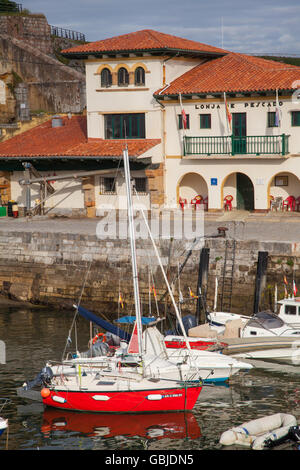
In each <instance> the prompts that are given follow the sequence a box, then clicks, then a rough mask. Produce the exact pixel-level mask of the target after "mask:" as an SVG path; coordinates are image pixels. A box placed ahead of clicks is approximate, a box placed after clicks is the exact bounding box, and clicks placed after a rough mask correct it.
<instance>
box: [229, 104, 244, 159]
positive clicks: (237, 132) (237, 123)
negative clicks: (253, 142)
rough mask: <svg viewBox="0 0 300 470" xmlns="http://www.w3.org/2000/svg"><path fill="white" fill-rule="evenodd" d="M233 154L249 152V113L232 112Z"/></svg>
mask: <svg viewBox="0 0 300 470" xmlns="http://www.w3.org/2000/svg"><path fill="white" fill-rule="evenodd" d="M232 137H233V139H232V154H233V155H234V154H245V153H247V114H246V113H233V114H232Z"/></svg>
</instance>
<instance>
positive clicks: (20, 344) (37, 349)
mask: <svg viewBox="0 0 300 470" xmlns="http://www.w3.org/2000/svg"><path fill="white" fill-rule="evenodd" d="M73 317H74V312H58V311H55V310H51V309H50V308H43V309H39V308H34V309H28V308H23V307H9V308H8V307H1V308H0V340H2V341H5V343H6V364H5V365H2V364H0V398H9V399H10V400H11V401H10V403H9V404H8V405H6V406H5V407H4V408H3V410H2V411H1V412H0V415H1V416H2V417H5V418H8V421H9V429H8V433H6V432H5V433H4V434H3V435H2V436H0V450H3V449H6V448H8V449H9V450H38V449H39V450H51V449H52V450H80V449H82V450H93V449H96V450H118V451H120V450H144V449H148V450H166V449H170V450H172V449H176V450H199V449H206V450H220V449H224V450H227V449H243V448H240V447H235V448H234V447H230V448H223V447H222V446H220V444H219V439H220V436H221V434H222V433H223V432H224V431H226V430H227V429H229V428H231V427H232V426H237V425H240V424H242V423H243V422H246V421H250V420H251V419H256V418H259V417H262V416H266V415H271V414H274V413H278V412H281V413H291V414H293V415H294V416H295V417H296V418H297V421H298V423H300V366H297V367H296V366H283V365H280V366H279V365H275V364H273V365H272V364H270V365H267V364H266V363H265V364H264V367H261V366H260V367H256V368H254V369H252V370H251V371H250V372H249V373H247V374H245V375H237V376H234V377H233V378H232V379H231V380H230V383H229V384H228V385H227V386H213V387H212V386H207V387H204V388H203V390H202V392H201V394H200V397H199V399H198V402H197V403H196V406H195V408H194V410H193V412H192V413H171V414H170V413H163V414H152V415H151V414H150V415H135V416H131V415H114V416H112V415H101V414H92V413H75V412H67V411H66V412H64V411H61V410H56V409H51V408H45V409H44V407H43V405H42V404H41V403H38V402H33V401H26V400H24V399H23V398H21V397H19V396H18V395H17V393H16V389H17V388H18V387H20V386H22V384H23V383H24V381H25V380H30V379H33V378H34V377H35V376H36V374H37V373H38V372H39V371H40V370H41V368H42V367H43V366H44V365H45V362H46V361H47V360H58V361H59V360H61V356H62V352H63V351H64V348H65V344H66V339H67V336H68V332H69V329H70V327H71V324H72V321H73ZM77 325H78V344H79V349H80V350H86V349H87V343H88V339H89V324H88V322H87V321H85V320H84V319H81V318H79V321H78V322H77ZM262 364H263V363H262Z"/></svg>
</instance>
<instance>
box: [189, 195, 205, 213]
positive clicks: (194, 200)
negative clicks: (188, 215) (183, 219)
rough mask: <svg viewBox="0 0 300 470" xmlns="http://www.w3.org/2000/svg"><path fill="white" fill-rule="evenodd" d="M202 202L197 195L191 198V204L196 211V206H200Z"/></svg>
mask: <svg viewBox="0 0 300 470" xmlns="http://www.w3.org/2000/svg"><path fill="white" fill-rule="evenodd" d="M202 202H203V197H202V196H200V194H197V196H195V197H193V199H192V200H191V204H192V205H193V206H194V209H195V210H196V209H197V206H198V204H202Z"/></svg>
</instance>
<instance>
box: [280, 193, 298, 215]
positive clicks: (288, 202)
mask: <svg viewBox="0 0 300 470" xmlns="http://www.w3.org/2000/svg"><path fill="white" fill-rule="evenodd" d="M295 207H296V199H295V198H294V196H288V197H287V198H286V199H285V200H284V201H283V206H282V208H283V210H284V209H285V208H286V210H287V211H288V210H289V209H290V210H291V211H292V212H294V211H295Z"/></svg>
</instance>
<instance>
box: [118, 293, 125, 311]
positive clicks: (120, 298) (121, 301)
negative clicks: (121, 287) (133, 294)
mask: <svg viewBox="0 0 300 470" xmlns="http://www.w3.org/2000/svg"><path fill="white" fill-rule="evenodd" d="M119 304H120V305H121V307H122V308H124V302H123V298H122V294H121V293H120V294H119Z"/></svg>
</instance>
